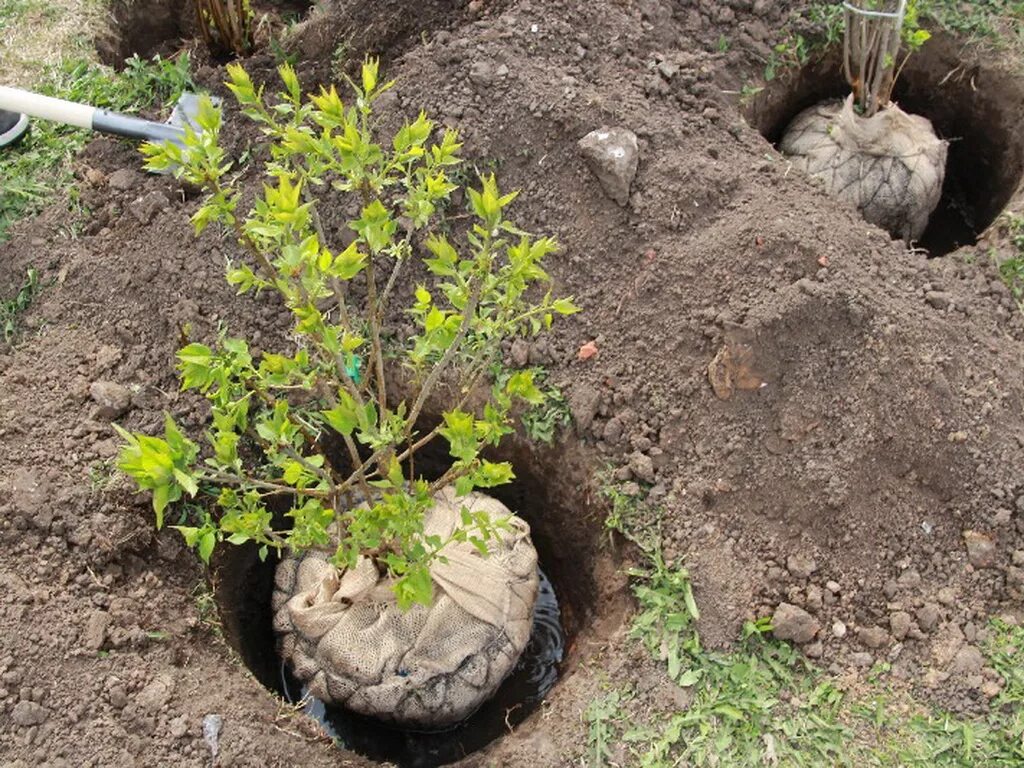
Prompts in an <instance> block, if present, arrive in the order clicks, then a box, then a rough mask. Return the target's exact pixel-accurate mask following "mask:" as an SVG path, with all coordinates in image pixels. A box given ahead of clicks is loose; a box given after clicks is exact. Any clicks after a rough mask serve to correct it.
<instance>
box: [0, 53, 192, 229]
mask: <svg viewBox="0 0 1024 768" xmlns="http://www.w3.org/2000/svg"><path fill="white" fill-rule="evenodd" d="M192 87H194V86H193V84H192V80H191V77H190V75H189V59H188V56H187V55H182V56H179V57H177V58H174V59H161V58H160V57H155V58H154V59H153V60H151V61H143V60H141V59H138V58H137V57H133V58H131V59H129V60H127V61H126V62H125V68H124V70H123V71H121V72H114V71H113V70H111V69H109V68H107V67H104V66H102V65H99V64H95V63H93V62H89V61H84V60H79V61H74V62H69V63H68V64H66V65H65V66H63V67H60V68H58V69H55V70H52V71H51V72H50V73H49V74H48V75H47V77H46V80H45V82H44V83H42V84H40V85H39V86H38V90H39V91H40V92H41V93H44V94H46V95H48V96H56V97H59V98H63V99H69V100H71V101H78V102H84V103H87V104H92V105H94V106H98V107H105V108H107V109H113V110H116V111H119V112H137V111H138V110H139V109H142V108H144V107H149V106H152V105H154V104H167V103H171V102H173V101H175V100H176V99H177V97H178V95H179V94H180V93H181V92H182V91H183V90H186V89H188V88H192ZM90 137H91V133H90V132H89V131H85V130H82V129H78V128H71V127H69V126H65V125H61V124H59V123H53V122H48V121H44V120H33V121H32V129H31V131H30V132H29V134H28V136H26V137H25V139H24V141H23V142H21V144H19V145H18V146H16V147H12V148H10V149H7V150H5V151H3V152H0V178H2V179H3V180H4V183H3V186H2V188H0V242H2V241H3V240H5V239H6V238H7V236H8V230H9V229H10V226H11V224H13V223H14V222H15V221H16V220H17V219H19V218H21V217H22V216H25V215H27V214H29V213H32V212H34V211H36V210H38V209H39V208H41V207H42V206H43V205H44V204H45V203H46V202H48V201H49V200H50V199H51V197H52V195H53V194H54V193H55V192H57V191H58V190H61V189H65V188H67V187H68V186H70V184H71V183H72V181H73V175H72V169H71V161H72V160H73V158H74V156H75V155H76V154H77V153H78V152H79V151H80V150H81V149H82V147H84V146H85V144H86V142H87V141H88V140H89V138H90Z"/></svg>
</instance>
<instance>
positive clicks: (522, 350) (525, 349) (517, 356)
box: [511, 339, 530, 368]
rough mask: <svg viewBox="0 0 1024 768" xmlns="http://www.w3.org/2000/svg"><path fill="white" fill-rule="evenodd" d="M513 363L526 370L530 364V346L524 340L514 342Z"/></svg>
mask: <svg viewBox="0 0 1024 768" xmlns="http://www.w3.org/2000/svg"><path fill="white" fill-rule="evenodd" d="M511 354H512V362H513V363H514V364H515V365H516V366H517V367H519V368H524V367H525V366H526V365H527V364H528V363H529V362H530V345H529V344H527V343H526V341H525V340H524V339H516V340H515V341H513V342H512V349H511Z"/></svg>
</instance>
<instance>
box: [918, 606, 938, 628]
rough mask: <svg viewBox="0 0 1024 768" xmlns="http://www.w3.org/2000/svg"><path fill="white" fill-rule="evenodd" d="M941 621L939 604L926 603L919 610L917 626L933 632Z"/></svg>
mask: <svg viewBox="0 0 1024 768" xmlns="http://www.w3.org/2000/svg"><path fill="white" fill-rule="evenodd" d="M938 623H939V606H937V605H936V604H935V603H925V604H924V605H922V606H921V607H920V608H919V609H918V610H917V626H919V627H920V628H921V629H922V630H924V631H925V632H931V631H932V630H933V629H935V625H936V624H938Z"/></svg>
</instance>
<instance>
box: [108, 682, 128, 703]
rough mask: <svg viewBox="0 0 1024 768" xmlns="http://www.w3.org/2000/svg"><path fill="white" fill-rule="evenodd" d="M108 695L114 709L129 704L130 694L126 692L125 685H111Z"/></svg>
mask: <svg viewBox="0 0 1024 768" xmlns="http://www.w3.org/2000/svg"><path fill="white" fill-rule="evenodd" d="M107 695H108V696H109V697H110V706H112V707H113V708H114V709H124V708H125V707H126V706H128V694H127V693H125V690H124V686H123V685H114V686H111V688H110V691H109V692H108V694H107Z"/></svg>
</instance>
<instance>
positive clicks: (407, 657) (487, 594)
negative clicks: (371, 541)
mask: <svg viewBox="0 0 1024 768" xmlns="http://www.w3.org/2000/svg"><path fill="white" fill-rule="evenodd" d="M435 499H436V502H437V503H436V504H435V506H434V507H433V509H432V510H431V511H430V512H428V513H427V515H426V519H425V528H426V533H427V535H435V534H436V535H437V536H440V537H442V538H443V539H444V538H447V537H448V536H449V535H450V534H451V532H452V531H453V530H454V529H455V528H456V527H457V526H458V525H459V524H460V523H461V510H462V509H463V508H467V509H469V510H470V511H474V512H475V511H485V512H487V513H488V514H489V515H490V516H491V519H492V520H494V519H498V518H502V517H509V518H510V527H509V529H508V530H507V531H500V532H499V533H498V536H497V539H496V540H492V541H491V542H490V549H491V553H490V555H489V556H488V557H483V556H481V555H480V553H479V552H477V550H476V548H475V547H473V546H472V545H471V544H468V543H452V544H449V545H448V546H447V547H446V548H445V549H444V550H443V551H442V553H443V555H444V557H445V559H446V561H447V562H441V561H436V562H435V563H434V564H433V565H432V566H431V576H432V578H433V582H434V601H433V604H432V605H431V606H429V607H427V606H423V605H415V606H413V607H412V608H410V609H409V610H407V611H402V610H401V609H399V607H398V605H397V603H396V601H395V596H394V593H393V592H392V589H391V581H390V580H389V579H388V578H387V577H382V576H380V575H379V574H378V572H377V569H376V567H375V566H374V564H373V562H372V561H371V560H370V559H369V558H365V557H361V558H360V559H359V562H358V564H357V565H356V567H355V568H353V569H351V570H349V571H346V572H345V573H339V572H338V570H337V569H336V568H335V567H334V566H333V565H331V564H330V563H329V562H328V558H329V557H330V555H331V553H330V552H327V551H324V550H310V551H308V552H305V553H303V554H302V555H300V556H289V557H287V558H285V559H284V560H282V561H281V562H280V563H279V564H278V566H277V572H276V575H275V589H274V597H273V606H272V607H273V611H274V631H275V633H276V634H277V637H278V644H279V649H280V651H281V654H282V656H283V657H284V658H285V660H287V661H288V663H289V664H290V666H291V669H292V671H293V673H294V674H295V676H296V677H297V678H298V679H299V680H300V681H302V682H304V683H306V684H308V686H309V690H310V692H311V693H312V694H313V695H314V696H316V697H317V698H319V699H321V700H323V701H325V702H329V703H335V704H339V705H343V706H345V707H346V708H348V709H350V710H352V711H354V712H358V713H360V714H364V715H369V716H372V717H377V718H380V719H383V720H388V721H392V722H395V723H399V724H401V725H404V726H410V727H416V728H439V727H443V726H445V725H450V724H452V723H455V722H458V721H459V720H462V719H464V718H465V717H467V716H469V715H470V714H472V713H473V711H474V710H475V709H476V708H477V707H479V706H480V704H482V703H483V702H484V701H485V700H487V699H488V698H489V697H490V696H491V695H492V694H493V693H494V692H495V691H496V690H497V688H498V686H499V685H501V683H502V681H503V680H504V679H505V678H506V677H507V676H508V674H509V673H510V672H511V671H512V669H513V667H514V666H515V664H516V662H517V661H518V659H519V656H520V654H521V653H522V651H523V649H524V648H526V645H527V643H528V642H529V640H530V631H531V629H532V626H533V605H534V602H535V601H536V598H537V589H538V576H537V552H536V550H535V549H534V547H533V543H532V542H531V541H530V527H529V525H527V523H526V522H525V521H524V520H522V519H520V518H518V517H516V516H514V515H512V513H511V512H510V511H509V510H508V508H507V507H505V506H504V505H503V504H502V503H501V502H499V501H497V500H496V499H493V498H491V497H489V496H485V495H483V494H480V493H470V494H468V495H466V496H463V497H461V498H456V496H455V492H454V489H452V488H450V487H449V488H445V489H442V490H441V491H440V492H439V493H438V494H437V496H436V497H435Z"/></svg>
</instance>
